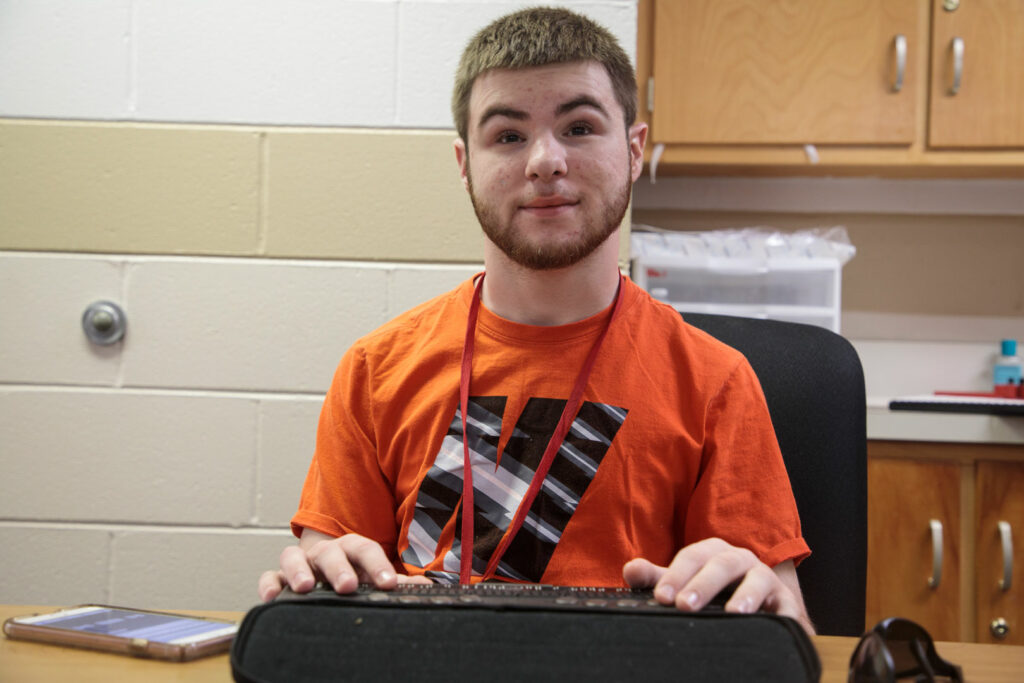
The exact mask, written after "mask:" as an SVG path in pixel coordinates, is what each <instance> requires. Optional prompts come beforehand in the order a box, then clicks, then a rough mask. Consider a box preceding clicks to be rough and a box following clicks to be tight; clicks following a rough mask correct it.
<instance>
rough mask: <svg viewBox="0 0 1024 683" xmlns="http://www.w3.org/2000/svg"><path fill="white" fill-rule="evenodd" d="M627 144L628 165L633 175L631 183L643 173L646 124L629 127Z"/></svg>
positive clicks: (635, 124)
mask: <svg viewBox="0 0 1024 683" xmlns="http://www.w3.org/2000/svg"><path fill="white" fill-rule="evenodd" d="M626 138H627V142H628V143H629V164H630V170H631V171H632V173H633V182H634V183H635V182H636V179H637V178H639V177H640V174H641V173H643V171H644V146H645V145H646V144H647V124H646V123H643V122H641V123H634V124H633V125H632V126H630V127H629V134H628V135H627V136H626Z"/></svg>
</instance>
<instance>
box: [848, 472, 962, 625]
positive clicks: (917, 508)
mask: <svg viewBox="0 0 1024 683" xmlns="http://www.w3.org/2000/svg"><path fill="white" fill-rule="evenodd" d="M932 521H937V522H939V523H941V525H942V535H941V540H942V561H941V580H940V581H939V582H938V585H937V586H930V585H929V578H936V577H935V575H934V573H933V557H934V555H933V539H932V525H931V522H932ZM960 547H961V545H960V467H959V465H955V464H950V463H937V462H926V461H914V460H896V459H887V458H872V459H869V460H868V585H867V614H866V623H867V627H868V628H870V627H871V626H874V625H875V623H877V622H878V621H879V620H880V619H883V618H885V617H893V616H899V617H905V618H907V619H912V620H914V621H916V622H918V623H919V624H921V625H922V626H924V627H925V628H926V629H928V631H929V632H930V633H931V634H932V636H933V637H934V638H935V639H936V640H960V636H961V634H960V617H961V613H960V612H961V609H960Z"/></svg>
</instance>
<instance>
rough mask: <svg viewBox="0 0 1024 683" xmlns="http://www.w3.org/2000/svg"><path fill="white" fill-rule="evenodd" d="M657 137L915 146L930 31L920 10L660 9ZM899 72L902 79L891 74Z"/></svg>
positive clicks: (869, 5) (737, 1) (759, 1)
mask: <svg viewBox="0 0 1024 683" xmlns="http://www.w3.org/2000/svg"><path fill="white" fill-rule="evenodd" d="M655 16H656V21H655V24H654V72H655V74H656V76H655V81H654V87H653V91H654V93H653V94H654V109H653V112H652V116H653V118H652V122H651V125H652V130H653V132H654V139H655V140H657V141H658V142H664V143H721V144H749V143H755V144H779V143H782V144H804V143H816V144H821V143H840V144H843V143H845V144H851V143H852V144H910V143H911V142H912V141H913V138H914V105H915V100H914V94H913V92H914V85H915V81H916V79H917V78H918V71H919V68H918V65H917V64H916V62H915V61H913V60H910V61H909V62H908V61H905V62H904V63H905V64H906V65H907V66H909V67H910V68H909V70H907V69H906V68H904V73H903V76H902V84H901V87H900V89H899V90H898V91H896V90H894V89H893V87H892V84H893V83H895V82H896V78H897V74H896V73H894V72H895V62H896V46H897V39H898V38H901V40H902V45H903V46H904V48H905V46H906V45H915V44H917V43H918V40H919V37H920V35H921V34H922V33H923V30H922V27H921V26H919V24H920V21H919V17H918V15H917V11H916V8H915V2H914V0H861V1H860V2H856V3H851V2H820V1H819V0H807V1H806V2H792V1H791V2H765V1H764V0H724V1H723V0H713V1H709V2H694V1H692V0H690V1H685V0H684V1H683V2H680V1H679V0H659V1H658V2H657V3H656V6H655ZM890 72H893V73H890Z"/></svg>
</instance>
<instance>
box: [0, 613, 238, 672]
mask: <svg viewBox="0 0 1024 683" xmlns="http://www.w3.org/2000/svg"><path fill="white" fill-rule="evenodd" d="M237 631H238V624H237V623H235V622H231V621H223V620H219V619H206V618H203V617H191V616H183V615H181V614H171V613H169V612H154V611H150V610H141V609H132V608H127V607H110V606H107V605H81V606H79V607H71V608H68V609H63V610H59V611H57V612H50V613H49V614H33V615H30V616H24V617H12V618H10V619H8V620H7V621H5V622H4V634H5V635H7V636H8V637H9V638H17V639H21V640H34V641H37V642H41V643H53V644H55V645H65V646H70V647H82V648H89V649H94V650H103V651H106V652H116V653H119V654H126V655H134V656H136V657H152V658H155V659H166V660H170V661H178V662H184V661H188V660H191V659H196V658H198V657H204V656H206V655H212V654H217V653H219V652H225V651H227V650H228V648H230V647H231V640H232V639H233V638H234V637H235V633H236V632H237Z"/></svg>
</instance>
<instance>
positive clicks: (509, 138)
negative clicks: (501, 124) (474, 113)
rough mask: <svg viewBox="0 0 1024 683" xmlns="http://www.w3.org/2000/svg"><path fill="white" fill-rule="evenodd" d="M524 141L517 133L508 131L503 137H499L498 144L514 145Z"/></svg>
mask: <svg viewBox="0 0 1024 683" xmlns="http://www.w3.org/2000/svg"><path fill="white" fill-rule="evenodd" d="M522 139H523V138H522V136H521V135H519V133H516V132H515V131H511V130H507V131H505V132H504V133H502V134H501V135H499V136H498V142H500V143H503V144H509V143H513V142H520V141H522Z"/></svg>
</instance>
